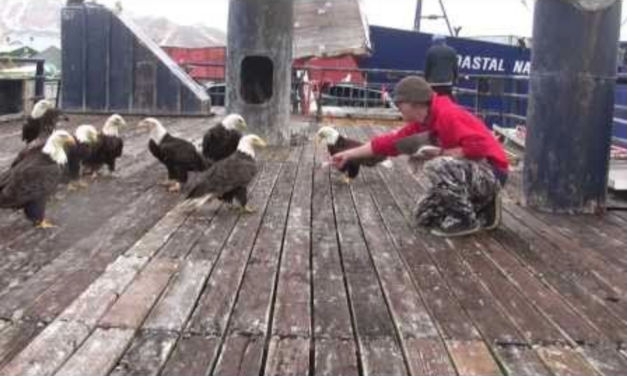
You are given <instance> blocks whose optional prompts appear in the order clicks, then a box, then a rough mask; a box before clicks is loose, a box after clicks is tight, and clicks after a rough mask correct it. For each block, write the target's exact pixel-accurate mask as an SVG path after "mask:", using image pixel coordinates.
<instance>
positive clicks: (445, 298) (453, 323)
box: [364, 170, 480, 341]
mask: <svg viewBox="0 0 627 376" xmlns="http://www.w3.org/2000/svg"><path fill="white" fill-rule="evenodd" d="M379 173H380V174H382V176H384V177H385V181H384V180H382V179H381V178H380V177H376V176H374V175H370V174H368V173H365V174H364V176H366V177H367V182H368V185H369V186H370V187H371V190H372V191H373V195H372V197H373V198H374V199H375V203H376V204H377V207H378V209H379V211H380V213H381V214H382V216H383V219H384V221H385V223H386V225H387V228H388V230H389V232H390V235H391V236H392V239H393V240H394V243H395V244H396V248H397V249H398V250H399V252H400V254H401V255H402V257H403V259H404V260H405V263H406V264H407V265H408V266H409V270H410V272H411V274H412V277H413V279H414V280H415V281H416V282H417V283H418V285H419V287H420V291H421V292H422V294H423V296H424V301H425V303H426V304H427V306H428V308H429V310H430V311H431V313H432V316H433V317H434V319H435V321H436V323H437V324H438V326H439V328H440V330H441V332H442V335H443V336H444V338H445V339H455V340H460V341H463V340H465V341H473V340H479V339H480V336H479V332H478V331H477V329H476V328H475V326H474V325H473V323H472V321H471V320H470V319H469V318H468V316H467V315H466V314H465V312H464V310H463V307H462V306H461V305H460V303H459V302H458V301H457V299H456V298H455V296H454V295H453V293H452V291H451V290H450V288H449V286H448V284H447V282H446V281H445V280H444V278H443V277H442V275H441V274H440V271H439V269H438V267H437V266H436V264H435V263H434V262H433V260H432V259H431V257H430V255H429V252H428V251H427V249H426V248H425V246H424V243H423V240H422V239H421V238H419V237H418V235H419V234H418V233H417V232H415V231H414V229H412V228H411V227H410V226H409V224H408V222H407V220H406V218H405V216H404V213H403V212H402V210H401V208H403V207H409V208H411V207H413V203H412V202H411V201H412V199H411V198H410V197H408V194H407V192H405V191H403V190H402V188H401V187H400V185H399V184H393V183H392V181H394V180H393V179H398V177H397V176H392V175H391V173H390V171H385V170H379ZM388 189H389V190H388ZM403 198H405V199H403ZM397 200H398V204H397ZM410 210H411V209H410Z"/></svg>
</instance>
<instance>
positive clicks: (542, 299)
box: [481, 236, 603, 343]
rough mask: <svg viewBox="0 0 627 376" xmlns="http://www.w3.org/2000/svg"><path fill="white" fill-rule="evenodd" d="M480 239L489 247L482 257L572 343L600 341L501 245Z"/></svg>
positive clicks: (561, 298) (585, 324)
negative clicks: (499, 271)
mask: <svg viewBox="0 0 627 376" xmlns="http://www.w3.org/2000/svg"><path fill="white" fill-rule="evenodd" d="M481 238H482V240H483V242H484V243H487V245H488V248H486V249H484V256H485V257H486V258H487V259H489V260H490V261H491V262H492V263H493V264H494V265H496V266H497V267H498V268H499V270H501V273H502V274H503V275H504V276H506V277H507V278H508V279H509V280H510V282H511V283H512V284H513V285H515V286H516V288H517V290H518V291H519V292H520V293H521V294H523V295H524V296H525V298H526V299H528V300H529V301H530V302H531V303H532V304H533V305H534V306H535V307H536V308H537V309H539V310H540V311H542V313H543V314H544V315H546V316H547V317H548V318H549V319H550V320H551V321H552V322H553V323H555V325H556V326H558V327H559V328H560V330H562V331H563V332H564V333H565V334H566V335H567V336H568V337H570V339H571V340H572V341H573V342H575V343H598V342H599V341H600V340H601V338H602V337H603V335H602V334H601V333H600V332H598V331H597V330H596V329H595V328H594V327H593V326H591V324H590V323H589V322H588V321H586V320H585V319H584V318H582V316H581V315H579V314H578V312H576V311H575V310H574V309H573V308H572V307H571V306H570V305H569V304H568V302H567V301H565V300H564V298H563V297H561V296H560V295H559V294H558V293H557V292H556V291H555V290H553V289H552V288H551V286H548V285H546V284H545V283H544V282H543V280H542V279H539V278H538V277H537V276H536V275H533V274H532V272H531V271H529V270H528V269H527V268H526V267H525V265H524V264H522V263H521V262H520V261H519V260H518V259H516V258H515V257H514V256H513V255H511V254H510V252H508V251H506V250H505V249H504V248H503V247H502V245H501V244H500V243H498V242H496V241H495V240H494V239H492V238H491V237H488V236H482V237H481ZM523 330H525V329H523Z"/></svg>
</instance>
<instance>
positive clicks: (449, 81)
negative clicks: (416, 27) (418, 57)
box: [425, 34, 458, 99]
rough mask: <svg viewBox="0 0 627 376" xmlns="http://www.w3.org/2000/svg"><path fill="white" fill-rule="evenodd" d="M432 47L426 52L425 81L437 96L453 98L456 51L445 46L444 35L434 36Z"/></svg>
mask: <svg viewBox="0 0 627 376" xmlns="http://www.w3.org/2000/svg"><path fill="white" fill-rule="evenodd" d="M432 43H433V45H432V46H431V47H429V49H428V50H427V57H426V62H425V79H426V80H427V82H428V83H429V84H431V87H432V88H433V90H434V91H435V92H436V93H437V94H438V95H446V96H448V97H450V98H451V99H454V97H453V85H454V84H455V83H456V82H457V74H458V66H457V51H455V49H454V48H453V47H450V46H449V45H447V44H446V37H445V36H444V35H437V34H436V35H434V36H433V39H432Z"/></svg>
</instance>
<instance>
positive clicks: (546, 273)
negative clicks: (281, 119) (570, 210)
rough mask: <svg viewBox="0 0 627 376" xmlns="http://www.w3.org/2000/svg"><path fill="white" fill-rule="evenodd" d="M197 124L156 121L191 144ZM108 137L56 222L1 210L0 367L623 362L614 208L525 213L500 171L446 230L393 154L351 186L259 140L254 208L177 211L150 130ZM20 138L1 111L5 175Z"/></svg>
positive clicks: (425, 369) (176, 370) (342, 368)
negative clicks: (500, 186) (390, 161)
mask: <svg viewBox="0 0 627 376" xmlns="http://www.w3.org/2000/svg"><path fill="white" fill-rule="evenodd" d="M136 120H137V119H130V123H132V122H135V121H136ZM213 121H215V120H206V119H166V120H165V125H166V127H168V128H169V129H170V130H171V131H172V132H173V133H175V134H177V135H180V136H183V137H186V138H188V139H195V140H199V139H200V137H201V136H202V134H203V132H204V130H205V129H206V128H207V127H208V126H209V125H210V124H211V122H213ZM86 122H93V123H95V125H97V126H101V124H102V123H103V122H104V118H102V117H90V118H86V117H74V118H73V119H72V123H73V124H74V125H78V124H82V123H86ZM388 129H389V128H377V127H373V126H363V127H345V128H342V131H343V132H345V133H348V134H349V135H351V136H353V137H358V138H363V139H365V138H367V137H369V136H371V135H372V134H376V133H378V132H382V131H384V130H388ZM123 133H124V137H125V138H126V145H125V155H124V157H123V158H122V160H121V163H120V165H119V172H118V173H117V175H118V176H117V177H115V178H112V179H109V178H102V179H100V180H98V181H96V182H94V183H93V184H92V185H91V187H90V188H88V189H87V190H83V191H78V192H66V191H65V190H64V189H60V191H59V194H58V195H57V197H56V199H55V201H54V202H53V203H52V204H51V205H50V208H49V217H50V219H51V220H52V221H54V222H55V223H56V224H58V225H59V227H58V228H56V229H53V230H50V231H42V230H36V229H33V228H32V227H31V226H30V224H29V223H28V222H27V221H26V220H25V219H24V217H23V215H22V213H21V212H10V211H2V212H0V214H1V216H0V375H2V376H13V375H15V376H18V375H19V376H23V375H89V376H92V375H93V376H97V375H103V376H104V375H116V376H117V375H166V376H170V375H172V376H174V375H190V376H195V375H415V376H419V375H430V376H448V375H450V376H453V375H463V376H497V375H525V376H527V375H547V376H548V375H556V376H571V375H572V376H592V375H595V376H602V375H605V376H619V375H625V372H627V371H626V370H627V349H626V348H625V341H626V340H627V273H625V270H626V268H627V232H626V231H625V228H627V214H625V213H624V212H612V213H610V214H608V215H607V216H605V217H603V218H599V217H577V218H572V217H557V216H549V215H542V214H538V213H535V212H531V211H529V210H527V209H525V208H523V207H521V206H520V205H518V201H519V197H520V193H519V192H520V177H519V176H514V177H513V178H512V181H511V184H510V185H509V186H508V188H507V192H506V195H505V196H506V197H505V210H504V221H503V224H502V226H501V228H500V229H498V230H496V231H494V232H491V233H484V234H480V235H476V236H472V237H468V238H463V239H457V240H444V239H440V238H436V237H433V236H431V235H429V234H427V233H425V232H422V231H419V230H417V229H416V228H415V227H414V224H413V220H412V211H413V209H414V206H415V203H416V201H417V199H418V197H420V195H421V194H423V193H424V191H425V182H424V180H423V179H422V177H421V176H419V175H414V174H412V173H411V172H410V170H409V168H408V167H407V164H406V163H405V161H404V160H403V159H400V158H399V159H396V160H394V162H395V166H394V168H393V169H385V168H376V169H370V170H362V174H361V175H360V177H359V178H358V179H357V180H356V181H355V182H354V184H353V185H352V186H351V187H349V186H347V185H345V184H343V183H342V182H341V181H340V179H339V175H338V174H337V173H336V172H334V171H330V170H329V169H328V168H321V167H320V165H321V163H322V161H324V160H326V155H325V152H324V150H322V149H320V150H316V149H315V148H314V146H313V144H312V143H311V142H309V143H306V144H304V145H299V146H293V147H291V148H289V149H283V150H269V151H267V152H265V153H263V155H262V156H261V159H262V160H261V161H260V166H261V169H260V173H259V175H258V177H257V179H256V180H255V182H254V184H253V186H252V188H251V193H250V197H251V201H252V205H253V206H255V207H256V208H257V209H258V211H257V213H255V214H252V215H246V216H241V215H239V214H238V213H237V212H234V211H231V210H228V209H227V208H226V207H224V206H222V205H221V204H220V203H218V202H212V203H210V204H207V205H206V206H205V207H203V208H201V209H200V210H198V211H196V212H189V211H186V210H185V209H184V208H182V207H181V206H180V202H181V201H180V197H178V196H177V195H172V194H170V193H167V192H166V191H165V189H164V188H163V187H162V186H159V185H158V182H160V181H162V180H164V178H165V175H166V174H165V169H164V168H163V167H161V166H159V165H158V164H157V162H156V161H155V160H154V159H153V158H152V156H151V155H150V154H149V153H148V151H147V148H146V144H147V134H145V133H141V132H139V131H137V130H135V129H133V127H131V128H130V129H126V130H123ZM19 138H20V136H19V123H12V124H3V125H1V128H0V167H1V168H2V169H4V168H6V167H7V166H8V164H9V163H10V161H11V159H12V158H13V156H14V155H15V154H16V153H17V152H18V151H19V149H20V148H21V147H22V144H21V141H20V139H19Z"/></svg>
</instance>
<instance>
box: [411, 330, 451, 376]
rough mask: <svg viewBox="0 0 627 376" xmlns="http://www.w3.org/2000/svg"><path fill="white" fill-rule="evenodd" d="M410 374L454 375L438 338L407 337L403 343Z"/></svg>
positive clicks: (424, 375) (430, 375)
mask: <svg viewBox="0 0 627 376" xmlns="http://www.w3.org/2000/svg"><path fill="white" fill-rule="evenodd" d="M404 347H405V351H406V353H407V362H408V364H409V369H410V370H411V374H412V375H423V376H454V375H456V374H457V373H456V372H455V368H454V367H453V364H452V363H451V359H450V358H449V356H448V352H447V350H446V348H445V347H444V344H443V342H442V340H440V339H430V338H427V339H420V338H408V339H406V340H405V343H404Z"/></svg>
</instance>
